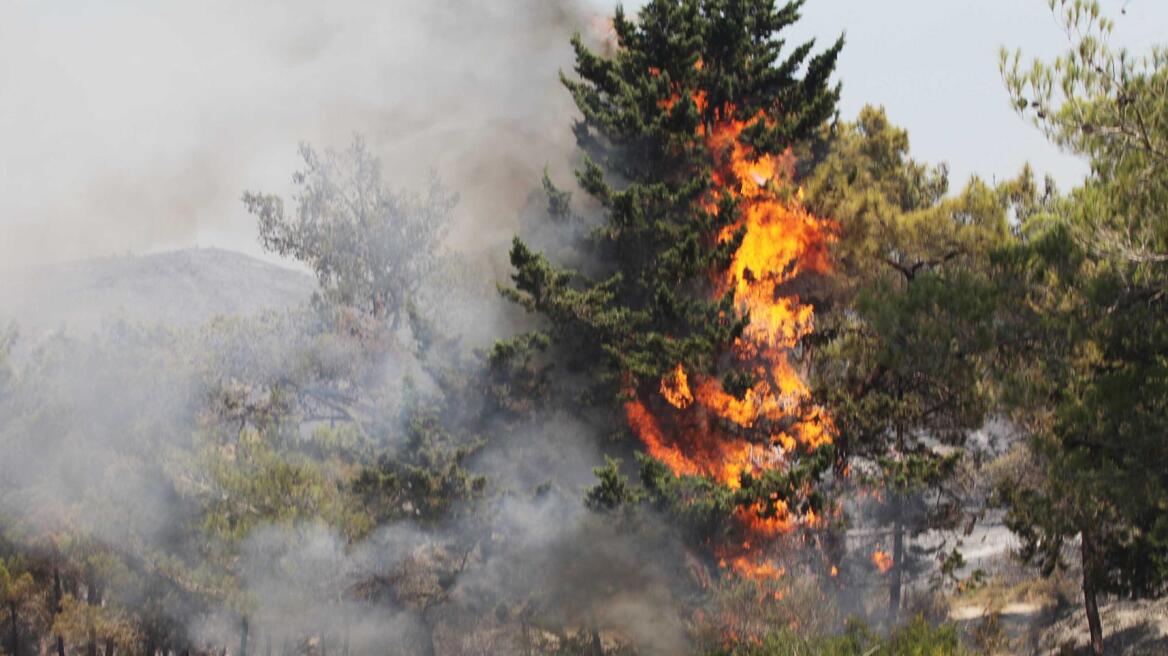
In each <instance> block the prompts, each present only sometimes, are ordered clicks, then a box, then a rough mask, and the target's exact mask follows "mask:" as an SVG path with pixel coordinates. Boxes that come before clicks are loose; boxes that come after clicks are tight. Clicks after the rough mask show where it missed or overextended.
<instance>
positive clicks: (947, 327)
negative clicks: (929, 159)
mask: <svg viewBox="0 0 1168 656" xmlns="http://www.w3.org/2000/svg"><path fill="white" fill-rule="evenodd" d="M825 136H826V138H827V146H826V154H825V156H824V157H823V159H822V161H821V162H820V163H819V164H818V166H817V167H816V168H815V170H814V172H813V173H812V174H811V176H810V177H809V178H808V179H807V181H806V184H807V199H808V203H809V205H810V206H811V207H812V208H814V209H815V211H816V212H818V213H820V214H822V215H823V216H830V217H832V218H833V219H834V220H835V221H836V223H837V224H838V226H839V241H838V242H837V243H836V244H835V246H834V248H833V256H834V259H835V262H834V267H833V271H834V273H835V276H834V278H833V281H832V282H833V284H834V289H832V290H830V292H829V293H828V294H827V297H828V298H827V299H826V301H825V302H824V304H823V306H824V307H823V308H822V311H821V312H820V313H819V314H818V315H817V335H818V336H819V337H818V343H817V353H816V363H817V364H816V377H817V387H818V390H819V397H820V398H821V399H822V400H823V402H824V404H825V406H826V407H827V408H828V409H829V411H830V412H831V416H832V418H833V421H834V423H835V426H836V428H837V435H836V438H835V443H836V446H837V449H838V455H839V461H838V462H839V466H840V469H841V471H842V470H843V467H844V466H845V465H846V466H847V467H848V469H849V471H850V473H851V474H852V475H853V478H854V479H856V480H857V481H859V482H860V483H861V484H874V485H876V486H877V487H878V489H879V490H880V494H881V495H882V496H883V501H882V502H881V503H879V504H877V511H878V512H877V513H876V516H877V519H878V520H879V521H881V522H882V523H884V524H886V525H888V526H890V527H891V530H890V533H891V543H892V544H891V545H888V544H885V545H882V546H883V547H884V548H891V554H889V555H890V556H891V569H890V570H889V571H888V573H887V574H888V579H889V616H890V619H891V620H895V618H896V614H897V611H898V609H899V606H900V599H901V587H902V579H903V576H904V573H905V571H906V569H908V568H909V567H910V566H911V565H912V564H913V563H914V561H916V560H918V559H919V556H916V555H914V554H913V553H911V551H910V550H909V549H908V547H907V546H906V544H905V538H906V534H907V535H916V534H919V533H921V532H923V531H926V530H928V529H940V528H947V529H953V528H956V527H957V526H958V524H959V523H960V522H961V521H962V519H963V516H964V514H965V506H966V504H967V503H968V502H969V501H970V500H969V499H967V498H965V497H964V496H963V495H962V491H961V490H960V489H959V487H958V485H957V484H956V483H957V478H956V474H957V472H958V469H959V462H960V460H961V454H962V448H963V447H964V445H965V441H966V438H967V437H968V435H969V434H970V433H971V432H972V431H974V430H976V429H978V428H979V427H981V426H982V425H983V423H984V421H985V418H986V415H987V412H988V411H989V407H990V402H991V400H992V398H991V395H990V393H989V387H988V386H987V385H985V384H984V379H985V378H986V376H987V375H988V372H989V365H990V364H991V362H992V356H993V353H994V347H995V343H994V337H995V335H994V331H993V330H992V317H993V310H994V308H995V302H996V294H995V287H994V285H993V281H992V279H991V277H990V255H991V253H992V252H993V249H994V248H996V247H998V246H1000V245H1002V244H1004V243H1007V242H1008V240H1009V238H1010V232H1009V229H1008V225H1007V223H1008V217H1009V215H1010V212H1011V210H1016V209H1017V207H1018V206H1019V204H1020V202H1021V201H1023V200H1026V201H1028V202H1029V199H1031V198H1032V197H1033V196H1034V194H1035V190H1034V188H1033V184H1032V182H1031V181H1030V177H1029V173H1028V172H1024V173H1023V175H1022V177H1021V178H1019V180H1017V181H1015V182H1012V183H1007V184H1003V185H1001V186H999V187H998V188H996V189H995V188H991V187H989V186H987V185H985V184H984V183H982V182H981V181H979V180H977V179H974V180H972V181H970V183H969V185H968V186H967V187H966V188H965V189H964V190H963V191H962V192H961V193H960V194H958V195H955V196H952V197H949V196H946V194H947V191H948V175H947V171H946V169H945V167H944V166H938V167H932V168H930V167H927V166H924V165H922V164H920V163H918V162H916V161H914V160H913V159H912V158H911V157H910V156H909V142H908V134H907V133H906V132H905V131H904V130H902V129H899V128H897V127H895V126H893V125H892V124H890V123H889V121H888V119H887V117H886V116H885V113H884V111H883V110H882V109H876V108H873V107H866V108H864V109H863V110H861V112H860V115H859V118H858V119H857V121H856V122H855V123H848V124H843V125H839V126H836V127H835V128H834V130H833V131H832V132H831V133H830V134H828V135H825ZM939 548H940V547H938V549H939ZM954 553H956V552H954ZM953 564H956V561H954V563H953Z"/></svg>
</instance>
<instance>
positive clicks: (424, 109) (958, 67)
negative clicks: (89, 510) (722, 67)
mask: <svg viewBox="0 0 1168 656" xmlns="http://www.w3.org/2000/svg"><path fill="white" fill-rule="evenodd" d="M587 2H588V3H589V5H590V6H591V7H593V8H595V11H601V10H604V9H608V8H611V4H612V3H610V2H599V1H597V0H587ZM636 4H637V3H635V2H634V3H628V4H627V5H626V6H628V7H629V8H630V9H632V8H635V6H636ZM1105 5H1106V6H1107V7H1108V8H1109V10H1110V11H1111V14H1112V15H1113V16H1114V17H1115V18H1116V19H1117V21H1118V34H1117V40H1118V41H1119V42H1121V43H1123V44H1127V45H1131V46H1132V47H1134V48H1136V49H1142V48H1144V47H1146V46H1147V45H1148V44H1149V43H1152V42H1153V41H1154V40H1156V39H1162V38H1163V35H1164V34H1166V33H1168V29H1166V28H1168V2H1164V1H1162V0H1127V1H1126V2H1124V1H1123V0H1105ZM1121 8H1126V12H1127V13H1126V15H1120V13H1119V12H1120V9H1121ZM804 14H805V16H804V20H803V21H802V23H801V24H800V25H799V26H798V27H797V28H796V30H795V34H794V35H793V37H792V39H793V40H794V39H801V38H806V37H809V36H816V37H819V38H820V39H821V42H822V43H827V42H828V40H829V39H832V38H834V37H835V36H837V35H838V34H839V33H840V32H846V34H847V39H848V43H847V46H846V47H845V49H844V52H843V55H842V58H841V61H840V66H839V75H840V77H841V79H842V80H843V82H844V95H843V102H842V107H841V110H842V114H843V116H844V117H845V118H850V117H853V116H854V115H855V113H856V111H857V110H858V109H859V108H860V107H861V106H862V105H863V104H865V103H877V104H883V105H885V106H886V107H887V108H888V111H889V114H890V116H891V118H892V119H893V120H894V121H895V122H897V123H899V124H901V125H904V126H906V127H907V128H908V129H909V130H910V134H911V136H912V140H913V147H914V151H915V153H916V155H917V156H918V157H919V158H922V159H925V160H928V161H941V160H944V161H947V162H949V164H950V166H951V170H952V172H953V177H954V179H955V180H962V179H964V178H966V177H967V176H968V175H970V174H971V173H977V174H980V175H982V176H983V177H987V178H993V177H995V176H996V177H999V178H1001V177H1006V176H1010V175H1013V174H1014V173H1016V172H1017V170H1018V169H1019V168H1020V167H1021V165H1022V164H1023V162H1025V161H1028V160H1029V161H1031V162H1032V163H1034V164H1035V166H1036V168H1038V169H1039V171H1050V172H1052V173H1053V174H1054V175H1055V176H1056V177H1057V178H1058V179H1059V180H1060V182H1062V183H1064V184H1067V183H1070V182H1073V181H1074V180H1075V179H1077V178H1078V176H1080V175H1081V173H1082V170H1083V169H1082V166H1081V164H1079V163H1077V162H1075V161H1073V160H1071V159H1069V158H1067V157H1065V156H1063V155H1061V154H1060V153H1058V152H1057V151H1055V150H1054V149H1052V148H1051V147H1049V146H1048V145H1047V144H1046V143H1045V142H1044V140H1043V139H1042V137H1041V136H1040V135H1039V134H1038V132H1037V131H1036V130H1034V129H1033V128H1032V127H1031V126H1029V125H1027V124H1026V123H1025V122H1024V121H1022V120H1021V119H1020V118H1018V117H1017V116H1016V115H1015V114H1014V113H1013V112H1012V110H1011V109H1010V107H1009V104H1008V102H1007V100H1006V95H1005V92H1004V90H1003V88H1002V85H1001V81H1000V79H999V75H998V71H997V50H998V48H999V46H1001V45H1007V46H1015V45H1022V46H1024V47H1025V49H1026V50H1027V51H1028V52H1030V53H1034V54H1041V55H1051V54H1054V53H1056V52H1058V51H1059V50H1060V49H1061V48H1062V46H1063V45H1064V41H1063V39H1062V35H1061V33H1060V32H1059V30H1058V28H1057V26H1056V24H1055V22H1054V20H1053V19H1052V17H1051V16H1050V13H1049V11H1048V10H1047V8H1046V2H1045V1H1044V0H883V1H881V2H876V1H873V0H810V1H809V2H808V3H807V6H806V8H805V12H804ZM597 17H598V16H597ZM595 19H596V17H591V16H589V12H588V11H584V12H578V11H576V10H575V9H573V8H572V3H570V2H568V0H559V1H555V0H479V1H477V2H472V1H470V0H427V1H421V2H419V1H418V0H409V1H408V2H407V1H406V0H337V1H334V2H330V3H317V2H311V1H309V0H291V1H284V2H278V1H276V0H254V1H252V2H245V3H240V2H233V1H232V0H204V1H200V2H185V3H180V2H158V1H156V0H118V1H112V0H111V1H109V2H101V3H95V2H87V1H83V0H3V1H2V2H0V268H4V266H5V265H13V264H23V263H29V262H36V261H45V260H59V259H72V258H77V257H85V256H91V255H107V254H118V253H126V252H145V251H150V250H160V249H167V248H178V247H186V246H193V245H195V244H199V245H202V246H211V245H216V246H221V247H227V248H235V249H239V250H245V251H248V252H252V253H255V252H256V251H257V247H256V245H255V231H254V228H253V223H252V221H251V219H250V217H248V215H247V214H246V213H245V212H244V211H243V209H242V206H241V204H240V203H239V200H238V199H239V195H240V193H241V192H242V191H243V190H244V189H262V190H272V191H283V190H286V189H287V183H288V179H289V176H290V175H291V173H292V171H293V170H294V168H295V167H296V165H297V160H296V144H297V143H298V142H300V141H310V142H312V143H314V144H317V145H320V146H327V145H337V146H341V145H344V142H345V140H346V139H347V138H348V136H349V135H351V134H352V133H354V132H357V131H359V132H362V133H364V134H366V135H367V136H368V137H369V140H370V142H371V145H373V147H374V148H375V149H376V150H377V152H378V153H379V154H381V155H382V157H383V158H384V159H385V160H386V163H387V171H388V173H389V175H390V176H391V177H392V178H393V179H394V180H395V181H399V182H400V183H401V184H403V185H410V184H414V183H415V182H417V181H418V180H420V179H421V178H423V177H424V175H425V173H426V172H427V171H428V170H429V169H435V170H437V172H438V173H439V174H440V175H441V176H443V177H444V178H445V179H447V180H448V181H450V183H451V185H452V186H455V187H456V188H457V189H458V190H459V191H460V192H462V194H463V197H464V202H463V204H462V207H461V209H460V213H461V214H460V216H461V221H462V223H461V224H460V234H461V235H463V236H464V237H467V236H469V237H467V239H466V241H467V242H468V243H466V244H463V245H464V246H468V247H477V248H493V247H494V245H496V244H502V243H505V241H506V236H507V234H508V233H509V231H510V230H511V228H512V226H513V223H512V221H513V216H514V213H515V211H516V209H517V208H518V207H519V206H521V205H522V204H523V202H524V200H525V197H526V190H527V189H528V188H529V185H531V184H534V183H536V182H537V180H538V175H539V171H540V169H542V168H543V166H544V165H545V164H547V165H550V166H551V168H552V171H553V173H557V174H558V175H560V176H561V177H566V176H567V171H566V155H567V153H568V152H570V145H571V144H570V135H569V133H568V125H569V121H570V116H571V106H570V101H569V99H568V98H567V94H566V93H564V92H563V91H562V89H561V88H560V87H559V86H558V84H557V83H556V81H555V75H556V72H557V70H559V69H560V68H567V67H569V66H570V52H569V50H568V46H567V43H566V40H565V37H566V34H567V33H568V32H569V31H570V30H571V29H572V27H573V26H580V27H582V28H583V29H584V30H586V31H587V30H588V29H590V28H591V26H592V25H594V23H595Z"/></svg>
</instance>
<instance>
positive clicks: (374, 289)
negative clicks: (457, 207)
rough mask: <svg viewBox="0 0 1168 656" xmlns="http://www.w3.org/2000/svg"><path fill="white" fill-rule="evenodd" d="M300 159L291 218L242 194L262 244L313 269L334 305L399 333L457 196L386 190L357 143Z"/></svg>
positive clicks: (262, 199) (304, 150)
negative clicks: (389, 325)
mask: <svg viewBox="0 0 1168 656" xmlns="http://www.w3.org/2000/svg"><path fill="white" fill-rule="evenodd" d="M300 156H301V157H302V158H303V159H304V167H305V168H304V169H302V170H300V171H298V172H296V173H295V174H294V175H293V176H292V181H293V183H295V185H296V187H297V192H296V194H295V195H294V196H293V201H294V203H295V206H296V214H295V216H294V217H291V216H287V215H286V214H285V211H284V201H283V200H282V199H281V198H280V197H278V196H275V195H272V194H260V193H255V192H247V193H245V194H244V195H243V203H244V205H245V206H246V207H247V210H248V211H249V212H251V213H252V214H254V215H255V216H256V218H257V219H258V220H259V228H260V240H261V242H262V243H263V245H264V247H265V248H267V249H269V250H271V251H274V252H276V253H279V254H281V255H286V256H291V257H293V258H295V259H297V260H299V261H301V262H303V263H304V264H306V265H308V266H309V267H311V269H312V270H313V272H314V273H315V274H316V277H317V281H318V282H319V283H320V288H321V293H322V294H323V295H324V297H325V298H326V299H328V300H329V301H331V302H334V303H339V304H340V305H342V306H351V307H355V308H357V309H358V310H360V311H361V312H363V313H367V314H369V315H370V316H372V317H374V318H375V319H378V320H389V321H390V322H391V323H392V324H393V325H394V326H395V327H396V326H397V325H399V323H400V321H401V320H402V319H403V318H404V314H405V311H406V307H407V306H408V304H409V303H410V302H411V301H412V300H413V299H414V297H415V296H416V295H417V293H418V289H419V287H420V286H421V284H422V282H423V281H424V280H425V279H426V277H427V276H429V275H430V274H431V272H432V271H433V270H434V267H435V266H436V264H437V262H438V257H439V255H440V253H441V249H442V240H443V238H444V237H445V233H446V230H447V228H448V227H449V224H450V220H451V212H452V210H453V208H454V204H455V202H456V198H455V196H454V195H452V194H451V193H449V192H448V191H446V190H445V189H444V188H443V187H442V186H441V185H440V184H439V183H438V181H437V180H433V181H432V182H431V185H430V187H429V189H428V190H427V191H426V193H425V194H424V195H416V194H410V193H404V192H403V193H394V192H393V191H391V190H389V189H388V188H387V187H386V184H385V181H384V180H383V179H382V173H381V163H380V161H379V160H378V159H377V158H375V157H374V156H373V155H372V154H371V153H370V152H369V150H368V148H367V147H366V145H365V142H364V141H362V140H361V139H360V138H359V137H357V138H354V139H353V143H352V145H350V146H349V148H348V149H347V150H345V151H343V152H340V153H338V152H335V151H331V150H329V151H325V153H324V154H323V155H320V154H318V153H317V152H316V151H315V150H313V149H312V147H311V146H308V145H302V146H301V147H300Z"/></svg>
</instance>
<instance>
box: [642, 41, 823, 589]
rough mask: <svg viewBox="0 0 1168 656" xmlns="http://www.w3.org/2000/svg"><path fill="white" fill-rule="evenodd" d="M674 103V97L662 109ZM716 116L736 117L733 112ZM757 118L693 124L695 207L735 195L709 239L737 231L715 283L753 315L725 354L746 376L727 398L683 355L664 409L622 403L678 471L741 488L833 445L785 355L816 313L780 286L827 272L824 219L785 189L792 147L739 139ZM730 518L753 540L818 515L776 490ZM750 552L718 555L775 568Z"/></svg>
mask: <svg viewBox="0 0 1168 656" xmlns="http://www.w3.org/2000/svg"><path fill="white" fill-rule="evenodd" d="M700 65H701V62H699V63H698V67H699V68H700ZM650 74H651V75H659V74H660V72H659V71H657V70H655V69H651V70H650ZM692 98H693V101H694V103H695V104H696V105H697V106H698V108H699V109H701V110H704V109H705V108H706V104H707V99H706V96H705V95H704V94H703V93H701V92H698V93H695V94H694V95H693V97H692ZM679 99H680V95H679V94H677V93H675V94H674V95H673V97H672V98H670V99H669V100H668V101H666V102H664V103H663V104H662V106H663V107H665V108H669V107H672V106H673V105H674V104H676V103H677V102H678V100H679ZM721 114H722V115H723V116H732V115H733V108H732V107H729V108H725V111H723V112H721ZM755 121H763V122H766V121H767V118H766V116H765V115H763V114H761V113H760V114H759V115H758V116H756V117H755V118H754V119H752V120H750V121H743V120H731V119H725V120H722V121H720V122H716V123H715V124H714V125H712V126H710V127H708V128H707V127H706V126H702V127H700V128H699V129H698V135H699V136H700V137H702V138H703V139H704V141H705V143H706V146H707V148H708V151H709V153H710V156H711V157H712V161H713V175H712V182H713V192H712V193H711V195H710V196H709V197H708V198H707V199H706V200H705V201H704V202H703V203H702V207H701V209H704V210H705V211H706V212H710V213H717V212H718V211H719V204H718V199H719V198H721V197H722V195H723V194H725V193H728V194H730V195H732V196H733V197H735V198H736V200H737V201H738V210H739V211H738V214H737V216H736V217H735V220H734V221H733V222H732V223H731V224H729V225H727V226H726V227H725V229H723V230H722V231H721V233H720V234H719V235H717V236H716V239H717V240H718V241H719V242H722V243H726V242H729V241H731V240H732V239H734V238H735V236H736V235H738V234H739V233H740V232H741V233H743V237H742V241H741V242H740V245H739V246H738V249H737V251H736V252H735V253H734V255H733V258H732V260H731V264H730V266H729V268H728V269H727V270H726V271H725V272H719V273H718V276H717V278H716V279H715V280H714V281H713V282H714V288H715V289H714V293H715V294H716V295H717V296H719V297H720V296H721V295H724V294H726V293H727V292H730V293H732V296H733V299H734V302H735V304H736V305H737V307H738V308H740V309H741V310H743V311H745V312H747V313H749V316H750V325H749V326H748V327H747V329H746V330H745V331H744V334H743V335H742V337H741V338H740V339H739V340H737V342H736V343H735V344H734V346H733V356H734V358H735V359H736V362H737V366H738V367H739V368H740V370H744V371H747V372H749V373H750V374H751V375H752V379H753V380H752V381H748V382H749V387H748V388H747V389H745V390H744V391H742V390H739V391H740V392H741V393H739V394H735V393H732V392H731V391H728V390H727V389H725V387H724V386H723V383H722V381H721V380H719V379H718V378H716V377H714V376H710V375H707V374H706V373H705V372H697V371H690V372H687V371H686V369H685V367H684V366H683V365H682V364H680V363H679V364H678V365H677V366H676V368H675V369H674V370H673V371H671V372H670V373H668V374H667V375H665V376H663V377H662V379H661V381H660V387H659V388H658V391H659V393H660V395H661V397H662V398H663V399H664V401H665V402H666V403H667V404H668V407H664V406H662V405H661V404H660V403H656V404H655V403H653V402H652V401H651V400H647V399H642V398H634V399H633V400H631V401H629V402H628V403H626V405H625V414H626V417H627V419H628V422H629V425H630V426H631V427H632V429H633V431H634V432H635V433H636V434H637V436H638V437H639V438H640V439H641V441H642V442H643V443H644V445H645V447H646V450H647V451H648V452H649V454H650V455H652V456H653V457H654V458H656V459H658V460H660V461H662V462H663V463H665V464H666V466H668V467H669V468H670V470H671V471H672V472H673V473H674V474H675V475H678V476H682V475H702V476H709V477H712V478H714V479H715V480H717V481H718V482H719V483H721V484H723V485H726V486H727V487H729V488H731V489H739V488H741V487H742V484H743V477H744V476H746V475H748V474H749V475H757V474H760V473H762V472H765V471H769V470H778V469H782V468H783V467H785V466H786V464H787V462H788V461H789V457H790V454H792V453H793V452H796V451H797V450H799V449H804V450H806V451H813V450H815V449H816V448H818V447H819V446H821V445H824V444H827V443H830V442H831V439H832V432H833V427H832V424H831V421H830V418H829V417H828V416H827V414H826V412H825V411H824V410H823V409H822V408H820V407H818V406H814V405H812V404H810V403H809V399H810V396H811V395H810V391H809V389H808V388H807V385H806V383H805V382H804V381H803V379H802V378H801V377H800V375H799V372H798V370H797V368H796V366H795V363H794V362H793V361H792V359H791V351H792V349H793V348H794V347H795V346H796V345H797V344H798V342H799V340H800V339H801V338H803V337H804V336H806V335H807V334H809V333H810V332H811V330H812V329H813V318H814V317H813V309H812V307H811V306H810V305H808V304H806V303H803V302H802V301H801V300H800V298H799V297H798V295H796V294H793V293H790V292H787V291H785V290H784V289H783V288H784V285H786V284H787V283H789V282H791V281H792V280H793V279H794V278H795V277H796V276H799V275H800V274H802V273H804V272H816V273H825V272H827V271H828V269H829V263H828V257H827V246H828V244H829V243H830V241H831V239H832V237H831V235H832V233H831V229H830V224H829V223H828V222H827V221H825V220H823V219H819V218H817V217H815V216H812V215H811V214H810V213H809V212H807V211H806V210H805V209H804V208H803V207H802V205H801V200H802V190H797V191H795V192H794V193H791V192H790V189H791V186H792V185H791V183H790V180H791V178H792V177H793V171H794V157H793V156H792V155H791V153H790V152H789V151H787V152H785V153H782V154H781V155H759V154H757V153H755V152H754V151H753V150H752V149H751V148H750V147H749V146H748V145H747V144H746V143H744V140H743V139H742V134H743V131H744V130H746V129H747V128H748V127H749V126H750V125H751V124H752V123H754V122H755ZM652 408H661V412H660V413H659V414H654V412H653V410H652ZM736 518H737V520H738V521H739V523H740V525H741V526H742V528H743V530H744V532H745V533H746V534H747V535H749V536H757V537H761V538H772V537H774V536H777V535H779V534H782V533H785V532H788V531H790V530H792V529H793V528H795V527H796V526H800V525H803V526H814V525H816V524H817V523H818V522H821V521H822V519H821V518H820V517H819V516H817V515H816V514H815V513H814V512H807V513H805V514H801V515H800V514H797V513H795V512H793V511H792V510H791V509H789V508H788V506H787V504H786V502H784V501H783V500H781V499H777V498H773V499H771V500H769V501H768V502H765V503H763V502H759V503H755V504H754V505H753V506H751V507H749V508H740V509H739V510H738V512H737V513H736ZM746 544H747V545H749V541H748V542H747V543H746ZM723 551H724V552H729V551H733V550H723ZM748 552H749V546H747V548H746V549H739V550H737V553H724V555H723V559H722V562H723V564H725V563H727V562H728V563H729V564H730V566H731V567H732V568H733V570H734V571H737V572H738V573H739V574H740V575H743V576H746V577H749V578H752V579H755V580H760V579H773V578H778V577H779V576H781V575H782V568H779V567H777V566H775V565H774V564H773V563H771V562H770V561H769V560H767V559H766V558H765V555H764V554H762V553H760V552H751V553H748Z"/></svg>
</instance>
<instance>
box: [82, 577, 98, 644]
mask: <svg viewBox="0 0 1168 656" xmlns="http://www.w3.org/2000/svg"><path fill="white" fill-rule="evenodd" d="M86 578H88V579H89V580H88V581H87V584H88V585H87V586H86V590H85V602H86V603H87V604H89V605H90V606H100V605H101V597H100V593H99V592H98V590H97V583H96V579H97V577H96V575H94V573H93V572H92V571H90V572H89V576H88V577H86ZM85 654H86V656H97V627H96V626H94V624H93V616H92V615H90V619H89V639H88V640H87V641H86V643H85Z"/></svg>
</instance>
